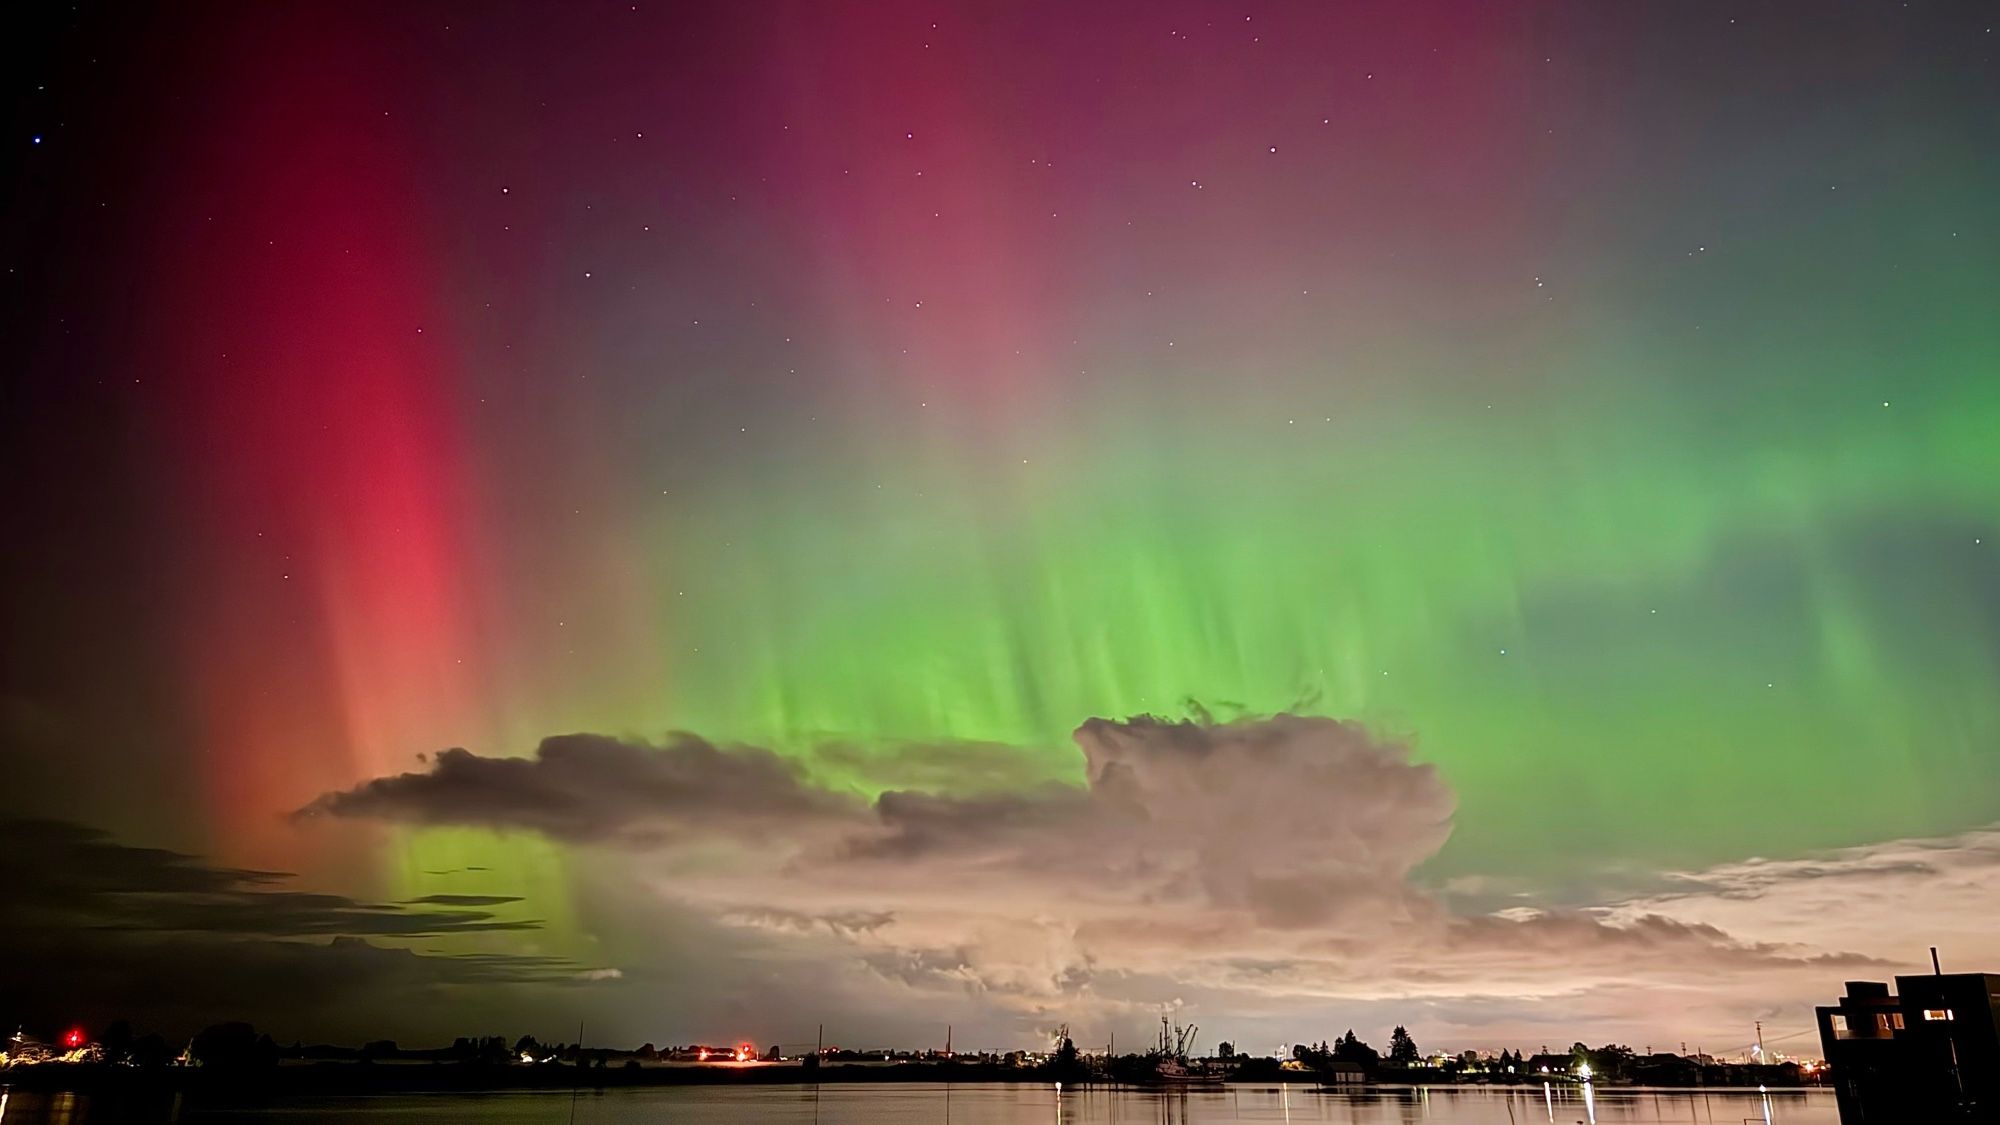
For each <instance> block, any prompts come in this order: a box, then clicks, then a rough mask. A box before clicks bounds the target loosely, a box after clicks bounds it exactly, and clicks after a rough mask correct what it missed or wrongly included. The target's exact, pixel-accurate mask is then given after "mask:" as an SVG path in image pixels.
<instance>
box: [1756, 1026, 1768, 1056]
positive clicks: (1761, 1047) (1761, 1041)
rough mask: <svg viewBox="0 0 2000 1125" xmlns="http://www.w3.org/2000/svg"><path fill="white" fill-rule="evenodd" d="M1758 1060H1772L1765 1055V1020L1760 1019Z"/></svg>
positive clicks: (1758, 1027)
mask: <svg viewBox="0 0 2000 1125" xmlns="http://www.w3.org/2000/svg"><path fill="white" fill-rule="evenodd" d="M1757 1061H1758V1062H1760V1063H1764V1062H1769V1061H1770V1060H1769V1059H1767V1058H1765V1057H1764V1021H1763V1020H1758V1021H1757Z"/></svg>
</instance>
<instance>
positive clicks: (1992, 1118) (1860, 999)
mask: <svg viewBox="0 0 2000 1125" xmlns="http://www.w3.org/2000/svg"><path fill="white" fill-rule="evenodd" d="M1816 1011H1817V1012H1818V1016H1819V1040H1820V1048H1821V1050H1822V1051H1823V1052H1824V1053H1825V1055H1826V1061H1827V1064H1828V1066H1829V1068H1830V1069H1831V1071H1832V1075H1833V1084H1834V1089H1835V1091H1836V1093H1837V1094H1838V1096H1839V1099H1840V1120H1841V1125H1864V1123H1865V1125H1882V1123H1892V1122H1932V1121H1937V1122H1950V1121H1972V1122H1988V1123H1993V1125H2000V976H1997V975H1994V974H1991V973H1937V974H1932V975H1930V976H1911V977H1897V978H1896V991H1895V992H1894V993H1893V994H1892V993H1891V992H1890V991H1889V986H1888V985H1886V984H1882V983H1880V982H1879V981H1848V982H1847V995H1845V996H1843V997H1841V998H1840V1003H1839V1004H1838V1005H1835V1006H1832V1007H1823V1008H1818V1009H1816Z"/></svg>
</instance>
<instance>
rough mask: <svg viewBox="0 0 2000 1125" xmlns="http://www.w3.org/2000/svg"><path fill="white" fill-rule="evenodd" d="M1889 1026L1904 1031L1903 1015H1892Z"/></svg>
mask: <svg viewBox="0 0 2000 1125" xmlns="http://www.w3.org/2000/svg"><path fill="white" fill-rule="evenodd" d="M1889 1026H1891V1027H1893V1028H1895V1029H1896V1030H1897V1031H1901V1030H1903V1013H1901V1012H1895V1013H1893V1014H1891V1015H1890V1016H1889Z"/></svg>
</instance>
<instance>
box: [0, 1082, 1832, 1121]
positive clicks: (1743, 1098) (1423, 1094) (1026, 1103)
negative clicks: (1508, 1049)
mask: <svg viewBox="0 0 2000 1125" xmlns="http://www.w3.org/2000/svg"><path fill="white" fill-rule="evenodd" d="M572 1114H573V1116H572ZM107 1120H119V1121H136V1122H147V1123H153V1122H158V1123H162V1125H164V1123H166V1122H172V1121H178V1122H186V1123H196V1122H201V1123H210V1125H228V1123H234V1122H251V1121H258V1122H271V1123H275V1125H391V1123H401V1122H413V1123H418V1125H426V1123H433V1122H434V1123H438V1125H443V1123H445V1122H469V1123H472V1125H568V1123H569V1122H571V1121H572V1120H574V1121H575V1122H576V1125H680V1123H688V1125H874V1123H878V1122H879V1123H887V1125H918V1123H921V1125H946V1123H949V1125H1206V1123H1208V1122H1223V1121H1329V1122H1341V1123H1345V1125H1390V1123H1394V1125H1415V1123H1417V1122H1425V1123H1436V1125H1501V1123H1505V1125H1531V1123H1534V1122H1542V1123H1545V1125H1546V1123H1551V1122H1553V1123H1559V1125H1571V1123H1573V1122H1582V1123H1585V1125H1590V1123H1598V1125H1637V1123H1640V1122H1648V1123H1650V1122H1690V1123H1692V1125H1745V1123H1750V1125H1763V1123H1766V1122H1770V1123H1774V1125H1775V1123H1783V1125H1838V1122H1839V1115H1838V1113H1836V1112H1835V1109H1834V1104H1833V1095H1832V1093H1831V1092H1830V1091H1824V1090H1783V1091H1776V1090H1774V1091H1772V1092H1771V1093H1769V1094H1760V1093H1758V1092H1757V1091H1755V1090H1726V1091H1718V1090H1708V1091H1702V1090H1647V1089H1629V1088H1625V1089H1605V1090H1590V1091H1588V1093H1587V1095H1586V1093H1585V1092H1583V1091H1579V1090H1577V1089H1575V1088H1573V1087H1572V1088H1554V1087H1552V1088H1548V1089H1543V1088H1540V1087H1516V1088H1513V1089H1491V1088H1478V1087H1429V1088H1401V1087H1398V1088H1384V1089H1375V1090H1368V1091H1364V1092H1356V1093H1325V1092H1321V1091H1318V1090H1315V1089H1313V1088H1311V1087H1305V1086H1255V1085H1243V1086H1225V1087H1221V1088H1219V1089H1211V1090H1198V1091H1197V1090H1186V1091H1181V1090H1157V1089H1135V1088H1122V1087H1121V1088H1105V1087H1086V1088H1082V1089H1074V1090H1067V1091H1063V1092H1061V1093H1058V1092H1057V1091H1056V1090H1055V1088H1053V1087H1051V1086H1044V1085H1039V1084H1028V1083H1014V1084H992V1085H985V1084H970V1083H953V1084H950V1085H943V1084H931V1083H914V1082H912V1083H881V1084H863V1083H838V1084H835V1083H828V1084H826V1085H823V1086H818V1087H814V1086H749V1087H745V1086H678V1087H651V1088H641V1089H624V1090H609V1091H605V1092H603V1093H594V1092H589V1091H586V1092H584V1093H581V1094H579V1095H577V1096H576V1097H575V1100H574V1103H573V1104H572V1100H571V1095H570V1094H568V1093H565V1092H543V1091H537V1092H532V1093H496V1094H419V1095H396V1096H393V1097H348V1098H297V1099H289V1100H285V1101H282V1102H278V1103H274V1104H273V1105H270V1106H266V1107H262V1108H259V1109H255V1110H232V1111H226V1112H224V1111H207V1112H182V1113H178V1114H176V1113H174V1112H172V1111H171V1109H170V1108H168V1107H161V1108H160V1109H159V1110H158V1111H157V1112H156V1113H152V1112H149V1113H146V1114H143V1115H139V1116H136V1117H135V1116H131V1115H128V1114H124V1113H121V1114H118V1115H117V1116H116V1117H112V1116H110V1115H109V1114H107V1113H106V1112H104V1111H103V1110H102V1109H101V1108H100V1109H99V1110H98V1111H97V1112H93V1111H92V1107H91V1106H90V1104H89V1103H88V1100H87V1099H83V1098H78V1097H74V1096H71V1095H66V1094H54V1095H51V1094H33V1095H31V1094H25V1093H18V1092H17V1093H15V1094H14V1095H13V1096H12V1097H11V1098H10V1099H8V1101H7V1102H6V1103H0V1125H86V1123H94V1122H103V1121H107Z"/></svg>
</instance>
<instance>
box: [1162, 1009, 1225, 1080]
mask: <svg viewBox="0 0 2000 1125" xmlns="http://www.w3.org/2000/svg"><path fill="white" fill-rule="evenodd" d="M1200 1030H1201V1029H1200V1028H1199V1027H1196V1026H1195V1025H1193V1024H1190V1025H1188V1026H1187V1027H1182V1026H1181V1025H1179V1024H1173V1025H1171V1029H1170V1027H1169V1025H1168V1023H1167V1017H1165V1016H1161V1017H1160V1045H1159V1048H1158V1049H1157V1050H1156V1051H1155V1053H1154V1054H1155V1057H1156V1058H1157V1059H1158V1060H1159V1061H1158V1062H1157V1063H1155V1064H1154V1066H1153V1073H1154V1075H1155V1076H1157V1077H1158V1078H1159V1080H1160V1081H1162V1082H1165V1083H1168V1084H1170V1085H1174V1086H1192V1085H1210V1084H1217V1083H1220V1082H1221V1081H1222V1075H1221V1073H1220V1072H1218V1071H1214V1070H1210V1069H1209V1068H1208V1066H1207V1065H1206V1064H1204V1063H1199V1062H1190V1061H1189V1060H1188V1052H1189V1051H1191V1050H1193V1049H1194V1037H1195V1033H1196V1032H1197V1031H1200Z"/></svg>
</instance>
